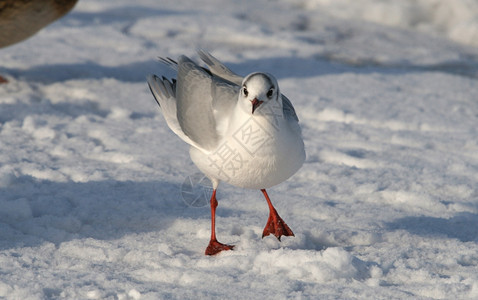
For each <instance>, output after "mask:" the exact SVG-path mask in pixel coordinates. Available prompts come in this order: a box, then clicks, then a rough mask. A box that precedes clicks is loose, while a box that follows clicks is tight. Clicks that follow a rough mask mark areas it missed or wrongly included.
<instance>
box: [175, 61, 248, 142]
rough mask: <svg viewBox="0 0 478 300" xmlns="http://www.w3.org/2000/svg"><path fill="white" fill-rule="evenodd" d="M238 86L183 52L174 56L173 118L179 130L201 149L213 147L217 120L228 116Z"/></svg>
mask: <svg viewBox="0 0 478 300" xmlns="http://www.w3.org/2000/svg"><path fill="white" fill-rule="evenodd" d="M238 89H239V88H238V87H236V86H234V85H232V84H229V83H227V82H226V81H224V80H222V79H221V78H219V77H217V76H213V75H211V74H209V73H208V72H206V71H205V70H204V69H203V68H201V67H200V66H198V65H197V64H195V63H194V62H193V61H192V60H190V59H189V58H187V57H186V56H180V57H179V59H178V78H177V84H176V101H177V120H178V122H179V125H180V126H181V129H182V131H183V132H184V133H185V134H186V135H187V136H188V137H189V138H190V139H191V140H192V141H194V142H195V143H197V144H198V145H200V146H201V148H203V149H204V150H207V151H211V150H213V149H215V148H216V147H217V146H218V144H219V141H220V139H221V128H218V127H219V125H223V123H222V122H221V121H222V120H223V119H226V118H229V117H230V115H231V113H232V109H233V107H234V105H235V103H236V101H237V95H238V94H237V91H238Z"/></svg>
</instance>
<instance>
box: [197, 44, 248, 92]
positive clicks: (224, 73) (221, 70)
mask: <svg viewBox="0 0 478 300" xmlns="http://www.w3.org/2000/svg"><path fill="white" fill-rule="evenodd" d="M198 54H199V57H200V58H201V59H202V60H203V61H204V62H205V63H206V65H207V66H208V67H209V69H210V70H211V73H213V74H214V75H216V76H219V77H221V78H223V79H225V80H227V81H229V82H232V83H234V84H236V85H238V86H240V85H241V84H242V79H243V77H242V76H239V75H237V74H236V73H234V72H232V71H231V69H229V68H228V67H226V66H225V65H224V64H223V63H222V62H220V61H219V60H218V59H217V58H215V57H214V56H212V55H211V53H209V52H207V51H205V50H198Z"/></svg>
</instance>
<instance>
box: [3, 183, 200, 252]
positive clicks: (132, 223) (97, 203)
mask: <svg viewBox="0 0 478 300" xmlns="http://www.w3.org/2000/svg"><path fill="white" fill-rule="evenodd" d="M0 183H1V185H0V195H2V197H1V198H0V249H11V248H16V247H25V246H35V245H39V244H42V243H44V242H45V241H48V242H52V243H54V244H56V245H59V244H61V243H62V242H66V241H70V240H73V239H83V238H94V239H99V240H112V239H117V238H121V237H122V236H124V235H127V234H131V233H141V232H153V231H161V230H165V229H167V228H168V227H169V226H170V224H171V223H172V222H173V221H174V220H175V219H177V218H178V217H179V216H183V217H184V216H185V217H190V218H202V217H205V216H206V215H207V213H205V212H204V211H199V210H192V209H188V207H187V205H186V204H185V203H184V202H183V201H182V200H181V197H180V191H179V189H180V187H179V185H178V184H175V183H171V182H167V181H149V182H135V181H117V180H106V181H88V182H84V183H79V182H55V181H49V180H38V179H35V178H33V177H30V176H25V175H23V176H19V177H15V176H14V175H12V176H11V178H2V182H0ZM203 214H205V215H204V216H202V215H203Z"/></svg>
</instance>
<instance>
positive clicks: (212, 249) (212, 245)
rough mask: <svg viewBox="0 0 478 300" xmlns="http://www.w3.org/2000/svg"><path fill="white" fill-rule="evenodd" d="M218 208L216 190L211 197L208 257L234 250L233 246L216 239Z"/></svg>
mask: <svg viewBox="0 0 478 300" xmlns="http://www.w3.org/2000/svg"><path fill="white" fill-rule="evenodd" d="M216 207H217V200H216V190H215V189H214V190H213V191H212V196H211V240H210V241H209V245H208V246H207V248H206V253H205V254H206V255H215V254H218V253H219V252H221V251H223V250H232V248H234V246H233V245H226V244H222V243H219V242H218V241H217V239H216Z"/></svg>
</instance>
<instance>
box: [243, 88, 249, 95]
mask: <svg viewBox="0 0 478 300" xmlns="http://www.w3.org/2000/svg"><path fill="white" fill-rule="evenodd" d="M242 93H243V94H244V96H246V97H247V95H249V91H248V90H247V88H246V87H245V86H244V87H242Z"/></svg>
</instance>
